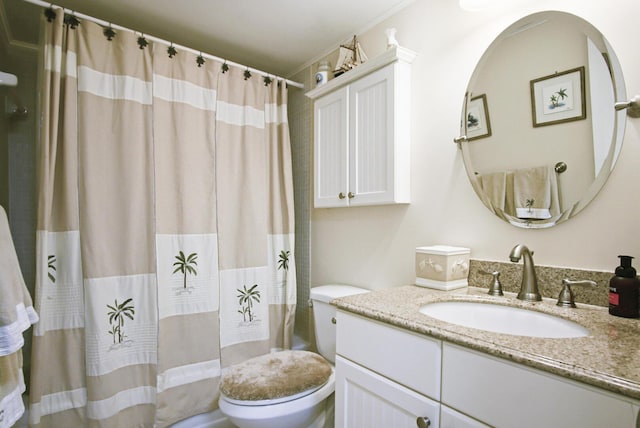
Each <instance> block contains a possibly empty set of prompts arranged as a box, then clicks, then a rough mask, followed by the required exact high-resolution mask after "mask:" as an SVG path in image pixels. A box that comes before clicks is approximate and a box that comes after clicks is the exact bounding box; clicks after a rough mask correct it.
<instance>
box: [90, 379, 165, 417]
mask: <svg viewBox="0 0 640 428" xmlns="http://www.w3.org/2000/svg"><path fill="white" fill-rule="evenodd" d="M138 404H154V405H155V404H156V389H155V388H154V387H152V386H140V387H138V388H131V389H125V390H123V391H120V392H118V393H117V394H115V395H113V396H111V397H109V398H105V399H104V400H98V401H89V402H87V417H88V418H89V419H107V418H109V417H111V416H114V415H117V414H118V413H119V412H121V411H122V410H124V409H127V408H129V407H133V406H136V405H138Z"/></svg>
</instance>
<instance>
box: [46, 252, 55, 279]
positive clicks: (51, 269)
mask: <svg viewBox="0 0 640 428" xmlns="http://www.w3.org/2000/svg"><path fill="white" fill-rule="evenodd" d="M56 262H57V259H56V255H55V254H49V257H48V258H47V276H48V277H49V279H50V280H51V282H53V283H54V284H55V283H56V276H55V275H54V273H55V272H56Z"/></svg>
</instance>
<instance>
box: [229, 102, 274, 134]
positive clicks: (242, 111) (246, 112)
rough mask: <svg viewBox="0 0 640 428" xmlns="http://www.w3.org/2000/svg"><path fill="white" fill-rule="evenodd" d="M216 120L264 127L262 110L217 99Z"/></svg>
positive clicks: (238, 124)
mask: <svg viewBox="0 0 640 428" xmlns="http://www.w3.org/2000/svg"><path fill="white" fill-rule="evenodd" d="M217 107H218V108H217V111H218V115H217V121H218V122H224V123H227V124H229V125H237V126H252V127H254V128H258V129H264V117H265V116H264V111H262V110H258V109H256V108H254V107H251V106H241V105H237V104H230V103H226V102H223V101H218V106H217Z"/></svg>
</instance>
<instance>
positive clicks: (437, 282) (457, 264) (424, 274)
mask: <svg viewBox="0 0 640 428" xmlns="http://www.w3.org/2000/svg"><path fill="white" fill-rule="evenodd" d="M470 253H471V250H470V249H469V248H464V247H452V246H449V245H433V246H430V247H417V248H416V285H419V286H421V287H428V288H435V289H437V290H453V289H456V288H462V287H466V286H467V285H468V284H469V283H468V280H467V277H468V275H469V254H470Z"/></svg>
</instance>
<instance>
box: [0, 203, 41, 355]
mask: <svg viewBox="0 0 640 428" xmlns="http://www.w3.org/2000/svg"><path fill="white" fill-rule="evenodd" d="M0 296H1V298H0V356H2V355H9V354H13V353H14V352H16V351H17V350H18V349H20V348H22V345H24V338H23V337H22V333H23V332H24V331H25V330H27V329H28V328H29V327H30V326H31V324H35V323H36V322H38V315H37V314H36V311H35V310H34V309H33V303H32V301H31V296H30V295H29V290H27V286H26V285H25V283H24V279H23V278H22V272H21V271H20V265H19V264H18V256H17V255H16V250H15V247H14V246H13V239H12V238H11V232H10V231H9V221H8V219H7V213H6V212H5V210H4V208H2V207H1V206H0Z"/></svg>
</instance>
